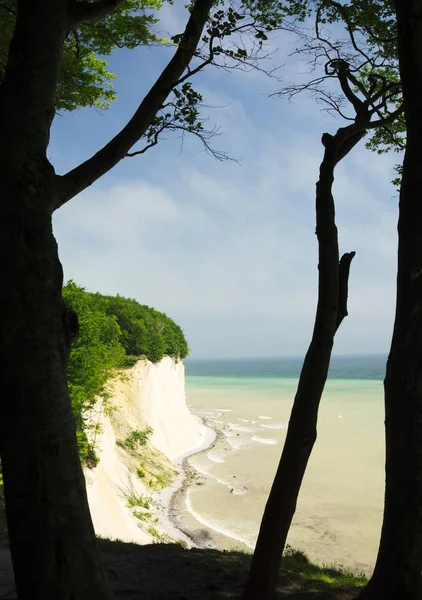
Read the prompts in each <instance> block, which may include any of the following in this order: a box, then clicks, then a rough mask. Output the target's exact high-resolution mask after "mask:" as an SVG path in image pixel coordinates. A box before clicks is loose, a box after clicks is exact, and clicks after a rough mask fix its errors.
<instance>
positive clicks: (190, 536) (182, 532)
mask: <svg viewBox="0 0 422 600" xmlns="http://www.w3.org/2000/svg"><path fill="white" fill-rule="evenodd" d="M195 418H196V419H198V420H199V421H200V423H201V428H203V432H204V438H205V439H204V440H203V441H202V442H201V444H200V445H198V446H195V447H193V448H191V449H190V450H189V451H187V452H185V453H184V454H181V455H180V456H178V457H176V458H175V459H174V461H173V462H174V463H175V464H176V466H177V467H178V469H180V471H179V474H178V476H177V477H176V479H175V480H174V481H173V483H172V484H171V485H169V486H168V487H166V488H165V489H164V490H161V491H160V492H158V493H157V494H156V495H155V496H154V502H155V504H156V506H157V507H158V514H157V517H158V523H157V524H158V526H159V528H160V530H161V531H162V532H163V533H164V534H165V535H167V536H169V537H170V538H172V539H173V540H175V541H176V542H183V543H184V544H186V546H187V547H189V548H191V547H203V546H204V540H203V539H202V536H201V535H200V533H198V532H195V531H192V530H189V529H188V528H187V527H186V526H184V524H183V522H182V520H181V518H180V512H181V508H182V505H183V503H184V500H185V495H186V492H187V489H188V487H189V486H190V485H192V483H193V482H198V480H199V479H200V475H199V474H198V473H197V472H196V471H195V469H194V468H193V467H191V465H190V464H189V458H190V457H191V456H194V455H195V454H200V453H201V452H205V451H209V450H211V449H212V448H213V447H214V446H215V445H216V443H217V441H218V440H219V439H221V437H222V436H223V434H222V432H221V431H219V430H217V429H214V428H213V427H211V425H210V423H209V420H208V419H206V418H202V417H199V416H195ZM205 545H206V544H205Z"/></svg>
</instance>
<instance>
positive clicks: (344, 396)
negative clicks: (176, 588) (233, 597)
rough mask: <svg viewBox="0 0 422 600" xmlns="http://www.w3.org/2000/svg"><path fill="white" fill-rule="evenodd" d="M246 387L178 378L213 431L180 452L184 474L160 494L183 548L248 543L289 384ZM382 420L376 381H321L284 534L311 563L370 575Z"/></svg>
mask: <svg viewBox="0 0 422 600" xmlns="http://www.w3.org/2000/svg"><path fill="white" fill-rule="evenodd" d="M220 383H221V382H220ZM255 383H256V385H254V384H251V382H249V384H248V385H246V384H245V382H244V381H243V382H242V385H241V386H240V387H239V388H236V386H235V385H234V383H233V381H232V382H231V383H230V385H229V384H228V383H227V381H225V382H223V384H222V385H221V386H218V385H210V382H209V381H207V382H206V384H201V385H198V384H197V381H196V380H195V381H194V382H192V381H191V382H189V378H187V392H188V403H189V405H190V410H191V412H193V414H195V415H196V416H197V417H200V418H202V419H203V420H204V423H205V425H206V426H207V427H211V428H212V429H214V430H215V431H216V435H215V439H214V440H213V441H212V443H211V444H210V445H209V446H208V447H207V448H206V449H205V448H204V449H202V450H200V451H199V452H198V451H197V452H195V453H191V454H190V455H189V456H185V457H184V458H183V460H182V462H181V466H183V471H184V473H185V475H183V476H181V479H180V481H179V487H178V489H177V490H176V491H175V492H173V495H172V496H171V498H170V499H169V510H168V513H169V516H170V519H171V521H172V523H173V526H174V527H175V528H177V529H178V530H180V531H182V532H183V535H184V536H186V538H187V539H189V540H190V543H191V544H192V543H193V544H194V545H198V546H202V547H215V548H218V549H236V548H239V549H244V550H249V551H251V550H252V549H253V547H254V544H255V540H256V536H257V532H258V528H259V523H260V519H261V516H262V512H263V509H264V506H265V502H266V499H267V497H268V492H269V489H270V486H271V483H272V480H273V477H274V474H275V470H276V467H277V463H278V460H279V457H280V454H281V450H282V446H283V443H284V439H285V435H286V431H287V424H288V419H289V413H290V409H291V402H292V398H293V395H292V391H293V390H294V387H295V383H296V382H295V381H294V380H291V379H289V380H281V381H280V380H278V381H277V382H273V381H267V382H265V381H262V380H261V381H256V382H255ZM382 423H383V414H382V384H381V382H380V381H376V380H367V381H362V380H357V379H356V380H352V381H350V380H349V381H346V380H335V381H330V382H329V383H328V384H327V388H326V392H325V395H324V400H323V403H322V406H321V410H320V417H319V427H318V428H319V436H318V440H317V443H316V445H315V448H314V451H313V454H312V457H311V460H310V463H309V466H308V470H307V473H306V475H305V479H304V482H303V486H302V489H301V494H300V497H299V501H298V507H297V511H296V515H295V518H294V521H293V523H292V527H291V530H290V534H289V538H288V543H289V544H290V545H292V546H293V547H295V548H297V549H300V550H303V551H305V552H306V553H307V554H308V555H309V557H310V558H311V559H312V560H316V561H319V562H323V563H331V564H342V565H344V566H345V567H348V568H351V569H353V570H355V571H359V572H365V573H370V572H371V570H372V568H373V565H374V562H375V558H376V552H377V548H378V542H379V535H380V528H381V520H382V508H383V474H384V442H383V427H382ZM182 482H183V483H182Z"/></svg>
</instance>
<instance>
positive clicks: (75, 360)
mask: <svg viewBox="0 0 422 600" xmlns="http://www.w3.org/2000/svg"><path fill="white" fill-rule="evenodd" d="M63 299H64V301H65V303H66V305H67V306H68V307H70V308H71V309H72V310H73V311H74V312H75V313H76V315H77V318H78V334H77V337H76V339H75V341H74V342H73V344H72V350H71V352H70V357H69V365H68V371H67V377H68V385H69V393H70V398H71V402H72V409H73V413H74V415H75V420H76V430H77V437H78V448H79V456H80V457H81V460H82V461H83V462H84V463H85V464H88V465H91V466H93V465H94V464H95V463H96V460H97V459H96V457H95V449H94V446H93V444H92V443H91V442H90V441H89V436H88V435H87V432H88V430H89V429H90V428H94V429H95V427H96V426H95V425H93V424H92V419H90V418H89V415H92V412H91V411H92V409H93V408H94V406H95V403H96V402H97V400H98V398H100V397H102V398H103V399H106V398H107V394H108V389H107V385H106V384H107V381H109V380H110V378H111V377H112V376H113V375H115V374H116V370H117V369H119V368H122V367H125V366H131V365H132V364H134V363H135V362H136V360H137V359H138V358H140V357H144V358H147V359H148V360H150V361H151V362H153V363H157V362H159V361H160V360H161V359H162V358H163V356H164V355H167V356H171V357H172V358H174V359H175V360H178V359H182V358H184V357H185V356H187V354H188V352H189V347H188V344H187V342H186V339H185V336H184V334H183V331H182V329H181V327H180V326H179V325H177V324H176V323H175V322H174V321H173V320H172V319H170V318H169V317H168V316H167V315H166V314H164V313H162V312H159V311H157V310H155V309H154V308H151V307H149V306H145V305H141V304H139V303H138V302H137V301H136V300H133V299H130V298H123V297H122V296H103V295H102V294H99V293H95V294H93V293H90V292H87V291H86V290H85V288H83V287H80V286H78V285H77V284H76V283H75V282H74V281H72V280H70V281H68V282H67V284H66V285H65V286H64V288H63ZM93 437H94V438H95V436H93Z"/></svg>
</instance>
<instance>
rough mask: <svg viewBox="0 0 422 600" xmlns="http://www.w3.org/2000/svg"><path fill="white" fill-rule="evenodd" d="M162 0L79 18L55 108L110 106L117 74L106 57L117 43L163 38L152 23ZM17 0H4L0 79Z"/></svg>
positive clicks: (129, 0) (132, 0) (130, 2)
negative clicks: (83, 20)
mask: <svg viewBox="0 0 422 600" xmlns="http://www.w3.org/2000/svg"><path fill="white" fill-rule="evenodd" d="M161 6H162V1H161V0H126V2H124V3H123V5H122V6H121V7H119V8H118V9H116V10H115V11H113V12H112V13H110V14H109V15H107V17H105V18H104V19H102V20H101V21H100V22H94V23H81V24H80V25H79V26H78V27H77V28H76V29H75V30H73V31H71V32H70V34H69V36H68V37H67V39H66V42H65V45H64V48H63V59H62V67H61V73H60V80H59V83H58V86H57V94H56V109H57V110H58V111H60V110H67V111H72V110H76V109H77V108H80V107H83V106H97V107H98V108H108V106H109V104H110V102H111V101H112V100H113V99H114V97H115V94H114V90H113V87H112V83H111V82H112V80H113V79H114V77H115V75H114V74H113V73H111V72H110V71H109V70H108V69H107V61H106V60H105V57H107V56H109V55H110V54H111V53H112V52H113V51H114V50H115V49H116V48H129V49H132V48H136V47H138V46H142V45H150V44H152V43H159V42H161V41H165V40H160V39H159V38H157V36H156V35H155V34H154V32H153V30H152V28H153V26H154V24H155V23H156V22H157V19H156V17H155V16H154V12H153V11H157V10H158V9H160V8H161ZM15 17H16V2H15V0H4V1H3V2H1V5H0V80H1V79H2V74H3V72H4V69H5V65H6V60H7V53H8V48H9V44H10V40H11V37H12V33H13V29H14V26H15Z"/></svg>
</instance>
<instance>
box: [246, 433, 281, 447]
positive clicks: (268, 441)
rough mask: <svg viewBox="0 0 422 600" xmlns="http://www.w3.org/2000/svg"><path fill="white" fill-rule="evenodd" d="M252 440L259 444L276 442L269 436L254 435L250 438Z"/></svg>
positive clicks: (276, 441) (276, 442)
mask: <svg viewBox="0 0 422 600" xmlns="http://www.w3.org/2000/svg"><path fill="white" fill-rule="evenodd" d="M252 441H253V442H258V443H259V444H271V445H272V444H278V440H273V439H271V438H260V437H258V436H256V435H254V436H253V438H252Z"/></svg>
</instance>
